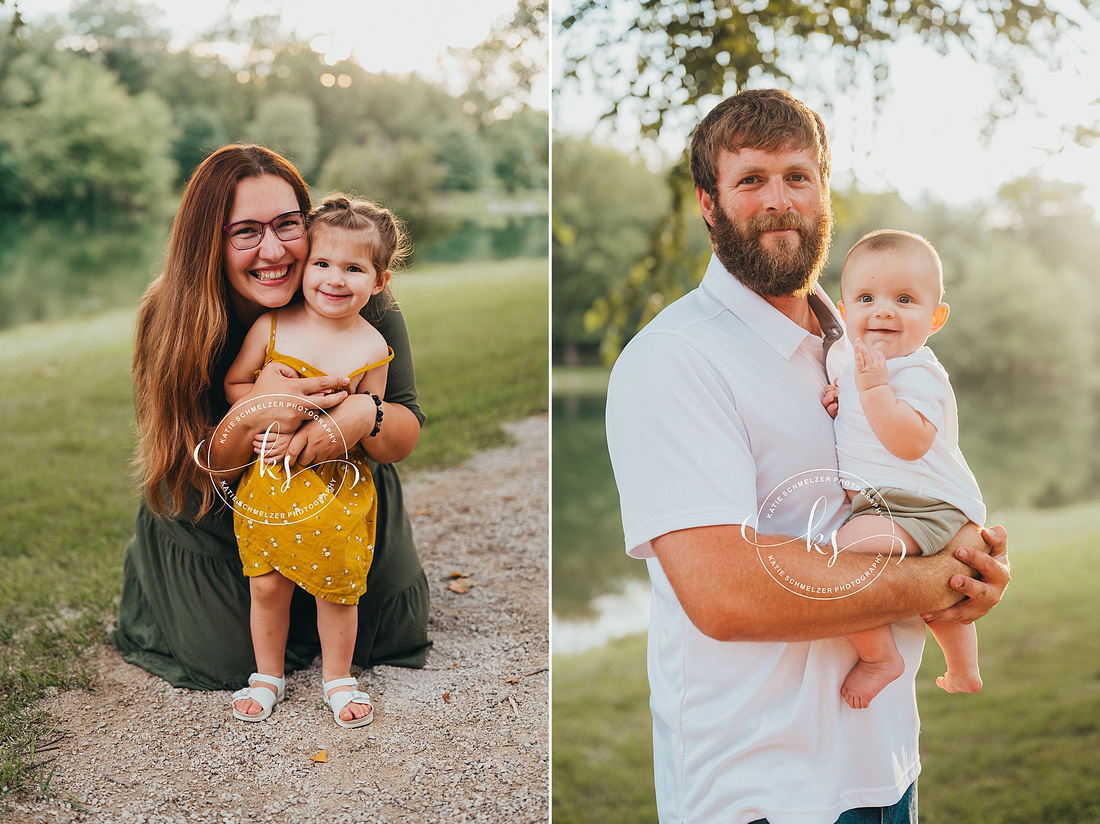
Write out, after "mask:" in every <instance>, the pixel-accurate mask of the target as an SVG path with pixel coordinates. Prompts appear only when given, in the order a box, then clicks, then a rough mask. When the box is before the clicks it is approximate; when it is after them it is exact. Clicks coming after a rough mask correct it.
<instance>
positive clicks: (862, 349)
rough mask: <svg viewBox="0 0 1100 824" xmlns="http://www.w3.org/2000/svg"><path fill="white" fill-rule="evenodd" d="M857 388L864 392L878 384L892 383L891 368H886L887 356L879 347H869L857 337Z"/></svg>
mask: <svg viewBox="0 0 1100 824" xmlns="http://www.w3.org/2000/svg"><path fill="white" fill-rule="evenodd" d="M855 351H856V389H858V390H859V391H860V392H864V391H866V390H868V389H874V388H875V387H876V386H887V385H889V383H890V370H889V369H887V368H886V356H885V355H884V354H882V353H881V352H879V351H878V350H877V349H869V348H868V347H867V345H866V344H865V343H864V342H863V340H862V339H861V338H856V342H855Z"/></svg>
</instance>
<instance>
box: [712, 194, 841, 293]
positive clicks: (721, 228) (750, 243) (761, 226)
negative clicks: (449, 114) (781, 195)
mask: <svg viewBox="0 0 1100 824" xmlns="http://www.w3.org/2000/svg"><path fill="white" fill-rule="evenodd" d="M712 215H713V220H714V225H713V226H711V227H710V241H711V245H712V246H713V247H714V254H715V255H717V256H718V260H720V261H721V262H722V265H723V266H725V267H726V271H728V272H729V273H730V274H731V275H733V276H734V277H735V278H737V279H738V280H739V281H741V282H742V283H743V284H745V286H747V287H749V288H750V289H752V290H753V291H754V292H756V293H757V294H758V295H763V296H765V297H773V298H779V297H790V296H801V295H806V294H809V293H810V292H812V291H813V288H814V284H816V283H817V279H818V277H819V276H820V274H821V270H822V268H823V267H824V266H825V259H826V258H827V257H828V256H829V243H830V241H831V236H830V235H831V231H832V223H833V219H832V211H831V209H830V207H829V203H828V201H825V202H824V203H822V207H821V212H820V214H819V216H818V219H817V221H816V222H812V221H810V220H809V219H807V218H806V217H803V216H802V215H801V214H799V213H798V212H787V213H785V214H783V215H778V216H771V215H765V216H763V217H755V218H750V219H749V220H748V221H746V222H745V223H744V224H741V225H739V226H737V225H734V223H733V222H732V221H731V220H730V218H729V216H728V215H727V214H726V211H725V209H723V208H722V207H721V206H720V205H719V204H718V203H717V202H715V209H714V211H713V212H712ZM782 229H793V230H795V231H796V232H798V236H799V240H798V241H795V240H794V239H793V238H773V239H772V244H773V245H772V247H771V248H770V249H766V248H764V246H763V245H762V244H761V242H760V235H761V234H762V233H764V232H770V231H778V230H782Z"/></svg>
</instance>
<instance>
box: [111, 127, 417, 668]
mask: <svg viewBox="0 0 1100 824" xmlns="http://www.w3.org/2000/svg"><path fill="white" fill-rule="evenodd" d="M309 209H310V199H309V192H308V190H307V188H306V184H305V182H304V181H303V180H302V178H301V175H299V174H298V172H297V170H295V168H294V167H293V166H292V165H291V164H290V163H289V162H288V161H287V160H286V159H285V158H283V157H282V156H281V155H278V154H276V153H275V152H272V151H270V150H267V149H264V148H262V147H259V146H248V145H232V146H226V147H224V148H222V149H219V150H218V151H216V152H214V153H213V154H212V155H210V156H209V157H208V158H207V159H206V160H204V161H203V162H202V163H201V164H199V166H198V167H197V168H196V169H195V172H194V174H193V175H192V176H191V179H190V180H189V181H188V183H187V187H186V188H185V190H184V193H183V199H182V202H181V204H180V210H179V213H178V215H177V216H176V219H175V221H174V223H173V226H172V233H171V236H170V238H169V242H168V250H167V256H166V259H165V265H164V270H163V272H162V274H161V275H160V277H158V278H157V279H156V280H155V281H153V283H152V284H150V286H149V288H148V289H147V290H146V293H145V296H144V297H143V299H142V303H141V308H140V310H139V312H138V320H137V338H136V341H135V346H134V359H133V373H134V397H135V404H136V407H137V417H138V428H139V434H140V440H139V445H138V459H139V462H140V465H141V471H142V492H143V497H142V501H141V504H140V506H139V509H138V515H137V521H136V524H135V530H134V537H133V538H132V539H131V541H130V543H129V544H128V545H127V547H126V557H125V565H124V573H123V588H122V601H121V604H120V607H119V620H118V628H117V629H116V630H115V631H114V632H113V633H112V637H113V640H114V642H115V644H116V646H117V647H118V649H119V651H120V652H121V654H122V657H123V658H124V659H125V660H127V661H129V662H130V663H132V664H136V665H138V666H140V667H143V668H144V669H146V670H148V671H150V672H152V673H154V674H156V675H159V676H160V677H162V678H164V679H165V680H166V681H168V682H169V683H171V684H173V685H174V686H178V687H189V688H196V689H229V688H236V687H237V686H239V685H240V684H241V683H243V682H244V681H245V680H246V679H247V678H248V676H249V674H250V673H251V672H253V671H254V669H255V661H254V657H253V651H252V643H251V639H250V637H249V591H248V582H247V579H246V578H245V576H244V575H243V573H242V571H241V564H240V557H239V555H238V552H237V543H236V539H235V537H234V534H233V512H232V509H231V507H230V506H228V505H227V503H226V501H227V491H228V490H231V488H232V485H233V483H235V481H236V478H237V476H238V474H239V468H240V467H243V466H245V465H246V464H247V463H249V461H250V459H251V456H252V452H253V449H254V441H256V440H257V439H262V437H263V434H264V433H265V432H270V431H273V430H275V429H277V430H279V431H281V432H283V433H287V432H291V431H294V430H300V431H304V432H305V433H306V434H307V435H308V439H307V444H306V446H305V448H304V449H303V451H302V452H301V454H300V456H299V460H300V462H302V463H313V462H319V461H324V460H330V459H332V458H336V457H338V456H339V455H341V454H343V451H344V447H343V445H342V444H341V443H340V442H339V440H340V439H336V441H337V442H335V443H334V442H333V439H332V438H330V437H328V436H327V433H326V432H325V429H326V427H329V428H335V429H336V430H338V431H339V433H340V434H341V436H342V438H343V440H344V441H346V442H348V443H351V442H354V441H360V440H361V439H363V438H365V437H366V436H368V435H369V434H370V433H371V432H372V431H373V430H374V428H375V426H376V425H377V423H378V412H379V411H381V412H383V416H384V423H383V424H382V426H381V428H380V429H379V431H378V432H377V433H376V435H375V437H373V438H368V441H369V446H368V448H367V455H368V457H369V458H370V460H371V470H372V473H373V476H374V481H375V486H376V489H377V496H378V515H377V543H376V547H377V549H376V552H375V557H374V562H373V564H372V566H371V569H370V573H369V576H368V578H367V593H368V594H367V596H366V597H364V598H361V599H360V601H359V605H358V610H359V627H358V634H357V638H356V644H355V653H354V656H353V661H354V662H355V663H356V664H358V665H360V666H363V667H368V666H374V665H376V664H390V665H395V666H410V667H420V666H423V664H424V659H425V656H426V654H427V651H428V648H429V647H430V645H431V642H430V641H429V640H428V638H427V619H428V585H427V581H426V579H425V577H424V572H423V569H422V567H421V565H420V559H419V558H418V556H417V553H416V548H415V546H414V544H413V540H412V531H411V527H410V524H409V518H408V515H407V514H406V512H405V508H404V503H403V499H402V493H401V483H400V480H399V478H398V476H397V471H396V469H395V468H394V467H393V465H392V464H393V463H394V462H396V461H400V460H402V459H403V458H405V457H406V456H408V455H409V454H410V453H411V452H412V450H413V448H414V447H415V446H416V442H417V439H418V438H419V434H420V426H421V425H422V423H423V420H424V415H423V413H422V412H421V411H420V407H419V405H418V403H417V392H416V383H415V378H414V373H413V365H412V356H411V352H410V349H409V338H408V332H407V330H406V327H405V322H404V319H403V317H402V315H401V312H400V310H399V309H398V307H397V306H396V305H391V306H389V307H386V308H381V309H377V308H376V307H374V306H372V305H371V304H368V305H367V308H366V309H365V310H364V312H365V313H368V314H370V320H371V322H372V323H373V325H374V326H375V328H377V329H378V330H379V331H380V332H381V333H382V335H383V337H384V338H385V339H386V343H387V344H388V345H389V346H390V347H391V348H392V349H393V352H394V358H393V361H392V362H391V363H390V365H389V374H388V376H387V382H386V391H385V397H384V398H383V399H381V400H382V403H381V406H380V407H379V406H378V405H376V403H375V401H374V400H373V399H372V398H371V396H369V395H352V396H348V394H347V393H346V392H345V391H344V390H343V388H342V387H343V386H345V385H346V383H347V380H346V378H340V377H337V376H332V377H328V376H326V377H309V378H303V377H299V376H297V374H296V373H295V372H294V370H293V369H291V368H290V367H289V366H287V365H285V364H281V363H272V364H269V365H268V366H267V367H265V368H264V370H263V371H262V372H261V374H260V375H259V377H258V378H257V379H256V383H255V385H254V386H253V389H252V391H251V392H250V393H249V395H248V396H247V397H246V398H245V399H244V400H246V401H247V400H254V399H255V400H257V402H256V403H254V404H252V406H251V407H250V409H251V410H252V411H251V414H249V415H247V416H244V417H242V418H241V419H240V420H237V421H231V422H230V423H231V424H232V426H229V429H231V431H232V437H226V435H225V433H226V431H227V430H226V427H227V425H226V424H224V423H223V418H224V417H225V416H226V413H227V412H228V411H229V406H228V404H227V403H226V400H225V396H224V394H223V384H224V381H225V376H226V373H227V372H228V370H229V366H230V364H232V362H233V360H234V358H235V357H236V355H237V353H238V352H239V350H240V348H241V344H242V343H243V341H244V338H245V334H246V333H247V331H248V329H249V328H250V327H251V326H252V324H253V322H254V321H255V320H256V319H257V318H258V317H259V316H260V315H261V314H263V313H264V312H266V311H268V310H269V309H275V308H278V307H281V306H285V305H286V304H287V303H289V302H290V301H291V300H292V299H293V298H294V297H295V295H296V294H297V293H298V291H299V288H300V286H301V282H302V272H303V268H304V265H305V261H306V258H307V255H308V252H309V243H308V240H307V239H306V237H305V221H304V215H305V214H306V213H308V211H309ZM272 397H274V398H279V399H281V400H280V402H277V403H274V402H266V403H265V402H263V401H264V399H265V398H272ZM295 401H297V402H295ZM242 402H243V401H242ZM318 410H324V415H323V416H322V415H321V414H319V412H318ZM220 423H221V425H220ZM219 429H221V430H222V431H221V432H220V433H219ZM315 609H316V607H315V604H314V599H313V598H312V597H310V596H308V594H306V593H305V592H304V591H303V592H300V593H295V598H294V601H293V602H292V605H291V627H292V629H291V633H290V636H289V637H288V639H287V647H286V667H287V669H288V670H289V671H294V670H296V669H300V668H301V667H304V666H307V665H308V664H309V663H310V662H311V661H312V660H313V658H314V657H315V656H316V655H317V653H318V652H319V650H320V644H319V641H318V637H317V632H316V619H315V617H314V611H315Z"/></svg>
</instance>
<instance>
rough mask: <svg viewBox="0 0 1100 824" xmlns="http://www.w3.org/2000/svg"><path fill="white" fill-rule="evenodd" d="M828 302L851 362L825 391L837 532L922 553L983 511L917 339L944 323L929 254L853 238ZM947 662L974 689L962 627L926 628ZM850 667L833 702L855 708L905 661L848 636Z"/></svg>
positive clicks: (872, 639)
mask: <svg viewBox="0 0 1100 824" xmlns="http://www.w3.org/2000/svg"><path fill="white" fill-rule="evenodd" d="M840 292H841V298H842V300H841V301H840V302H839V304H838V307H839V309H840V313H841V316H842V317H843V318H844V320H845V322H846V324H847V327H848V336H849V338H850V339H851V340H852V341H853V342H854V348H855V361H854V363H853V364H852V365H851V366H849V367H848V369H847V370H845V372H844V374H843V375H842V376H841V377H840V379H839V381H838V386H837V387H836V388H832V387H830V390H827V391H826V397H825V404H826V407H827V408H830V411H831V406H832V402H833V401H834V400H837V399H839V409H838V411H837V414H836V442H837V457H838V460H839V466H840V470H841V473H842V477H844V478H847V479H858V480H855V483H854V484H853V485H855V484H858V485H859V486H860V487H862V488H861V490H860V491H859V492H856V491H854V490H849V491H848V497H849V499H850V500H851V501H852V514H851V516H850V517H849V519H848V521H847V522H846V523H845V524H844V526H843V527H841V529H840V531H839V532H838V533H837V536H836V540H837V545H838V546H842V547H844V549H845V550H846V551H849V552H860V553H869V554H880V553H881V554H883V555H888V554H889V553H890V552H891V551H892V550H898V551H903V552H904V554H905V555H916V554H922V555H933V554H935V553H937V552H939V551H941V550H942V549H943V548H944V547H945V546H946V545H947V543H948V542H949V541H950V540H951V538H952V537H954V535H955V533H957V532H958V531H959V530H960V529H961V528H962V527H963V526H964V525H966V523H967V522H969V521H973V522H974V523H976V524H979V525H980V524H981V523H982V522H983V521H984V520H985V505H984V504H983V503H982V499H981V492H980V491H979V489H978V484H977V482H976V481H975V479H974V475H973V474H972V473H971V471H970V469H969V467H968V466H967V465H966V461H965V460H964V458H963V456H962V453H961V452H960V451H959V444H958V413H957V410H956V406H955V396H954V393H953V392H952V391H951V384H950V382H949V380H948V377H947V373H946V372H945V371H944V369H943V367H942V366H940V363H939V361H938V360H936V356H935V355H933V354H932V350H930V349H929V348H928V347H927V346H925V341H927V340H928V338H929V336H930V335H931V334H932V333H933V332H936V331H938V330H939V329H941V328H942V327H943V325H944V323H945V322H946V321H947V315H948V306H947V304H946V303H943V302H942V301H941V298H942V297H943V271H942V266H941V264H940V258H939V255H938V254H936V250H935V249H934V248H933V247H932V245H931V244H930V243H929V242H928V241H927V240H925V239H924V238H922V237H920V236H919V235H915V234H911V233H909V232H901V231H894V230H881V231H877V232H871V233H870V234H868V235H866V236H864V237H863V238H862V239H860V241H859V242H858V243H856V245H855V246H853V247H852V249H851V251H850V252H848V257H847V258H846V259H845V261H844V268H843V270H842V272H841V281H840ZM928 626H929V628H930V629H931V630H932V634H933V636H935V638H936V641H937V643H939V645H940V647H941V648H942V649H943V653H944V658H945V659H946V661H947V673H946V674H945V675H943V676H942V677H940V678H937V679H936V683H937V684H938V685H939V686H940V687H941V688H943V689H945V690H947V691H948V692H977V691H978V690H980V689H981V687H982V679H981V677H980V675H979V674H978V648H977V634H976V631H975V629H974V625H973V624H960V623H956V622H953V621H935V620H933V621H929V623H928ZM848 640H849V641H850V642H851V643H852V646H854V647H855V649H856V652H857V654H858V655H859V661H858V662H857V663H856V665H855V666H854V667H853V668H852V670H851V672H849V673H848V677H847V678H846V679H845V681H844V685H843V687H842V688H841V691H840V692H841V695H842V696H843V697H844V700H845V701H847V702H848V704H849V706H851V707H853V708H855V709H862V708H864V707H866V706H868V704H870V702H871V699H873V698H874V697H875V696H876V695H878V693H879V692H880V691H881V690H882V689H883V688H884V687H885V686H886V685H887V684H889V683H890V682H891V681H893V680H894V679H895V678H897V677H898V676H900V675H901V674H902V672H903V671H904V668H905V665H904V662H903V660H902V657H901V655H900V654H899V653H898V650H897V646H896V645H895V643H894V636H893V631H892V630H891V628H890V626H889V625H886V626H882V627H878V628H877V629H872V630H867V631H865V632H860V633H856V634H854V635H849V636H848Z"/></svg>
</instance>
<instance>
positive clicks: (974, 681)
mask: <svg viewBox="0 0 1100 824" xmlns="http://www.w3.org/2000/svg"><path fill="white" fill-rule="evenodd" d="M936 686H937V687H939V688H940V689H941V690H946V691H947V692H977V691H978V690H980V689H981V688H982V677H981V676H980V675H979V674H978V671H977V670H971V671H970V672H964V673H955V672H952V671H951V670H948V671H947V672H946V673H944V674H943V675H941V676H940V677H939V678H937V679H936Z"/></svg>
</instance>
